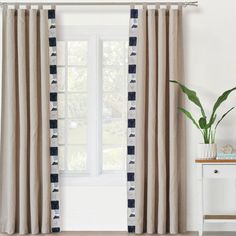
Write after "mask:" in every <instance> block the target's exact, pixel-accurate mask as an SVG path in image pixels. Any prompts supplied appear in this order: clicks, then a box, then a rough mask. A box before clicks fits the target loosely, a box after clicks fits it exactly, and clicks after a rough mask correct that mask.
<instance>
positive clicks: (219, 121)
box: [215, 107, 234, 129]
mask: <svg viewBox="0 0 236 236" xmlns="http://www.w3.org/2000/svg"><path fill="white" fill-rule="evenodd" d="M233 109H234V107H231V108H230V109H229V110H228V111H227V112H225V114H223V116H222V117H221V118H220V119H219V120H218V122H217V123H216V126H215V129H216V128H217V126H218V125H219V123H220V122H221V121H222V120H223V119H224V118H225V116H226V115H227V114H228V113H230V112H231V111H232V110H233Z"/></svg>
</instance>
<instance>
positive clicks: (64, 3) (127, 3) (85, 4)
mask: <svg viewBox="0 0 236 236" xmlns="http://www.w3.org/2000/svg"><path fill="white" fill-rule="evenodd" d="M144 4H145V5H156V4H158V5H182V6H185V7H187V6H196V7H197V6H198V1H182V2H168V1H156V2H7V1H6V2H0V6H4V5H54V6H129V5H144Z"/></svg>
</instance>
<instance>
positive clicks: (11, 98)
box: [0, 9, 59, 234]
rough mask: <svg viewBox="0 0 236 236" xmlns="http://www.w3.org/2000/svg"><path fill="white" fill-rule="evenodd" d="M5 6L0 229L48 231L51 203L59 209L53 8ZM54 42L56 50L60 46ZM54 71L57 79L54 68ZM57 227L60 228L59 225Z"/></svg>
mask: <svg viewBox="0 0 236 236" xmlns="http://www.w3.org/2000/svg"><path fill="white" fill-rule="evenodd" d="M5 11H6V12H5V13H4V25H3V28H4V31H5V37H4V39H3V48H4V50H3V76H2V79H3V89H2V94H3V95H2V101H3V105H2V130H1V157H0V158H1V163H2V165H1V166H0V172H1V173H2V175H1V177H2V178H1V179H0V182H1V184H0V186H1V189H0V201H1V204H0V231H1V232H5V233H9V234H13V233H16V232H19V233H20V234H26V233H32V234H38V233H50V232H51V227H52V222H53V220H52V222H51V216H52V214H51V209H52V210H53V211H52V212H53V213H54V212H55V209H56V210H57V212H56V213H57V214H58V211H59V209H58V207H59V205H58V204H57V206H58V207H56V208H55V206H53V207H52V205H53V204H52V202H54V201H52V200H51V198H52V192H51V181H52V178H51V175H52V174H51V171H52V170H51V159H50V156H51V153H50V147H51V136H50V128H51V127H50V122H49V121H50V119H51V117H50V101H51V99H50V92H51V89H52V88H51V87H50V74H51V71H50V68H51V65H50V63H51V61H50V52H49V49H50V46H51V45H49V44H50V38H51V37H50V35H49V32H50V31H49V18H50V17H51V15H52V14H53V16H54V17H53V19H54V18H55V12H52V10H51V12H50V10H36V9H31V10H26V9H17V10H15V9H5ZM50 14H51V15H50ZM54 28H55V27H54ZM54 28H53V29H54ZM53 42H55V40H54V38H53ZM53 46H54V48H55V47H56V45H53ZM54 48H53V49H52V50H54V51H55V52H56V50H55V49H54ZM54 54H55V53H54ZM54 57H55V55H54ZM53 74H54V75H53V76H54V80H55V75H56V73H55V72H53ZM55 81H56V80H55ZM55 81H54V82H55ZM54 93H55V94H56V90H55V91H54ZM54 97H55V96H54ZM55 102H56V101H54V103H55ZM54 119H55V118H54ZM53 128H57V127H53ZM53 131H56V129H55V130H53ZM54 143H56V142H55V140H54ZM54 148H56V146H55V147H54ZM53 155H54V154H53ZM55 155H57V153H56V154H55ZM55 171H57V168H56V167H54V172H55ZM56 175H57V174H56ZM54 176H55V174H54ZM53 182H55V181H54V180H53ZM57 182H58V175H57ZM55 184H57V183H55ZM57 185H58V184H57ZM52 186H54V185H52ZM57 192H58V190H57ZM53 196H54V195H53ZM54 199H55V197H54ZM54 199H53V200H54ZM53 217H54V215H53ZM52 230H53V229H52ZM54 230H55V232H56V231H59V228H58V225H57V228H55V229H54Z"/></svg>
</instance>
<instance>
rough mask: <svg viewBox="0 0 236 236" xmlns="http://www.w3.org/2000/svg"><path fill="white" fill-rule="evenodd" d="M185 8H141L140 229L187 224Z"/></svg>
mask: <svg viewBox="0 0 236 236" xmlns="http://www.w3.org/2000/svg"><path fill="white" fill-rule="evenodd" d="M181 14H182V12H181V9H172V8H170V9H157V10H156V9H148V10H147V9H145V8H143V9H141V10H139V12H138V37H137V108H136V122H137V126H136V150H137V152H136V169H135V186H136V200H135V204H136V206H135V208H136V221H135V232H136V233H144V232H147V233H150V234H152V233H159V234H165V233H167V232H168V233H172V234H176V233H179V232H183V231H184V230H185V176H184V175H185V173H184V171H185V158H184V152H183V147H184V125H183V120H182V118H183V117H182V116H181V115H180V114H179V113H178V109H177V107H178V106H179V105H180V104H179V103H180V102H181V99H180V98H179V94H178V91H177V88H176V86H174V85H172V84H170V83H169V80H180V81H181V80H182V76H181V73H182V64H183V61H182V47H181V45H182V25H181Z"/></svg>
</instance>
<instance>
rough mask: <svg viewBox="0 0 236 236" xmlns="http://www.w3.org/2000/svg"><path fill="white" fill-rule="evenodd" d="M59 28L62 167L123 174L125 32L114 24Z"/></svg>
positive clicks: (80, 172) (70, 171)
mask: <svg viewBox="0 0 236 236" xmlns="http://www.w3.org/2000/svg"><path fill="white" fill-rule="evenodd" d="M72 28H73V27H72ZM63 30H64V31H66V33H63V34H60V33H59V37H58V45H57V53H58V103H59V105H58V118H59V121H58V123H59V125H58V126H59V155H60V170H61V172H62V173H65V174H73V175H82V176H98V175H100V174H106V173H121V172H122V171H124V170H125V163H126V120H127V119H126V110H127V109H126V107H127V106H126V104H127V103H126V96H127V87H126V84H127V83H126V81H127V79H126V78H127V56H128V53H127V50H128V42H127V36H126V34H125V33H123V31H119V30H118V31H117V30H115V29H109V30H107V29H106V30H99V31H98V32H94V31H93V30H88V29H86V32H85V31H83V30H81V29H80V30H78V29H77V30H73V29H61V31H63ZM59 31H60V29H59ZM119 32H121V33H119ZM60 35H64V36H63V37H60ZM111 35H112V36H111Z"/></svg>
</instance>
